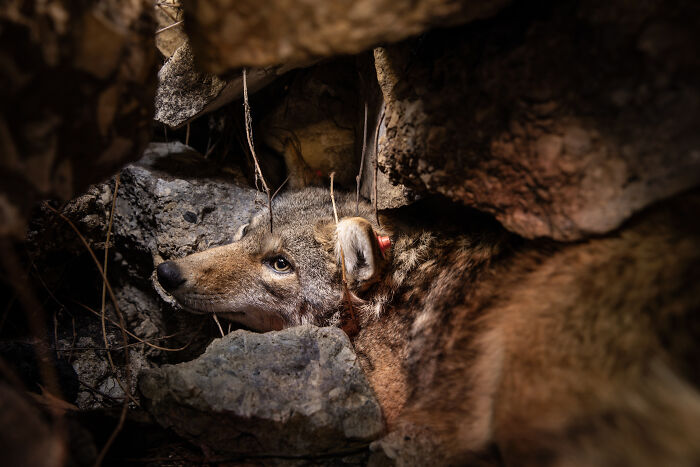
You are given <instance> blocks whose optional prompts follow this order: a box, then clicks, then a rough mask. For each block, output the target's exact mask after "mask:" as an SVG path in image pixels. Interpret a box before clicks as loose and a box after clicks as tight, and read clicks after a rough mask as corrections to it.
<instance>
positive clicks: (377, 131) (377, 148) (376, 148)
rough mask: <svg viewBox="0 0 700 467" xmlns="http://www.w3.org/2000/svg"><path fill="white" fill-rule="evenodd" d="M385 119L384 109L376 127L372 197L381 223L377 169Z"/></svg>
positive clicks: (375, 213)
mask: <svg viewBox="0 0 700 467" xmlns="http://www.w3.org/2000/svg"><path fill="white" fill-rule="evenodd" d="M383 121H384V109H382V113H381V115H380V116H379V120H378V121H377V127H376V128H375V129H374V180H373V181H372V189H373V191H374V196H373V199H372V207H373V208H374V218H375V220H376V221H377V225H381V224H380V223H379V210H378V209H377V171H378V170H379V129H380V128H381V127H382V122H383Z"/></svg>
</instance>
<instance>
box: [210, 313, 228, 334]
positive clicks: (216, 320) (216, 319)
mask: <svg viewBox="0 0 700 467" xmlns="http://www.w3.org/2000/svg"><path fill="white" fill-rule="evenodd" d="M211 316H212V318H214V322H215V323H216V325H217V326H219V332H220V333H221V337H224V336H225V335H226V334H224V329H223V328H222V327H221V323H220V322H219V317H218V316H216V313H212V314H211Z"/></svg>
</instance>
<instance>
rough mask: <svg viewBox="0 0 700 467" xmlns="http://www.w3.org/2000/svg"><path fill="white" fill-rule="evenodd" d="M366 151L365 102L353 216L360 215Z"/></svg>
mask: <svg viewBox="0 0 700 467" xmlns="http://www.w3.org/2000/svg"><path fill="white" fill-rule="evenodd" d="M366 150H367V101H365V123H364V126H363V127H362V157H360V171H359V172H358V173H357V176H356V177H355V184H356V191H355V215H356V216H359V215H360V182H361V181H362V169H363V168H364V166H365V152H366Z"/></svg>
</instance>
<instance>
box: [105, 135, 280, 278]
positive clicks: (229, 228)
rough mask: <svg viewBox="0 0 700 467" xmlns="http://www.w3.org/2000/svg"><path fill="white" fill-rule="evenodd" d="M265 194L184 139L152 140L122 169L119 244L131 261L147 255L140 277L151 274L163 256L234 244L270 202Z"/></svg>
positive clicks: (117, 222)
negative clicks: (248, 184)
mask: <svg viewBox="0 0 700 467" xmlns="http://www.w3.org/2000/svg"><path fill="white" fill-rule="evenodd" d="M263 198H264V196H263V195H262V194H260V193H259V192H258V191H256V190H255V189H253V188H250V187H248V186H247V182H246V181H245V179H243V176H242V175H241V174H240V172H238V171H234V170H231V169H224V168H222V167H221V166H218V165H216V164H213V163H208V162H207V160H206V159H204V157H202V155H200V154H199V153H197V152H195V151H194V150H192V149H191V148H189V147H187V146H185V145H184V144H182V143H179V142H176V143H153V144H151V145H150V146H149V147H148V149H147V150H146V152H145V153H144V156H143V157H142V158H141V159H140V160H139V161H138V162H137V163H135V164H132V165H128V166H127V167H125V168H124V169H123V170H122V173H121V188H120V189H119V193H118V195H117V209H116V214H115V220H114V235H115V243H116V248H117V250H118V251H120V252H121V253H122V254H123V256H124V258H125V260H127V262H128V260H129V256H131V257H132V258H133V256H134V255H145V257H146V258H147V259H148V262H149V263H150V264H147V265H145V266H146V268H145V269H143V270H141V271H140V274H139V277H150V274H151V272H152V271H153V268H155V266H156V265H157V264H154V261H155V262H156V263H157V262H159V261H158V258H164V259H169V258H179V257H182V256H186V255H188V254H191V253H194V252H196V251H202V250H206V249H208V248H211V247H214V246H217V245H223V244H226V243H230V242H231V240H232V238H233V237H234V235H235V234H236V232H237V230H238V229H239V228H240V227H241V226H242V225H243V224H246V223H247V222H248V220H249V219H250V217H251V216H252V215H253V213H254V212H255V211H256V210H257V209H259V208H260V207H262V205H263V201H264V202H265V203H266V202H267V200H266V199H265V200H263ZM257 201H259V202H260V204H258V203H257ZM265 205H266V204H265Z"/></svg>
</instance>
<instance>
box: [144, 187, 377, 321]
mask: <svg viewBox="0 0 700 467" xmlns="http://www.w3.org/2000/svg"><path fill="white" fill-rule="evenodd" d="M340 198H341V201H344V202H341V203H340V204H341V211H342V210H344V207H345V206H346V204H349V203H346V202H347V201H349V199H346V198H345V196H343V195H340ZM276 201H277V202H276V203H275V205H274V214H275V224H276V228H275V231H274V232H272V233H271V232H270V231H269V224H268V218H267V215H268V214H267V212H263V213H261V214H260V215H259V216H258V217H256V218H254V219H253V220H252V221H251V222H250V224H248V225H246V226H244V227H243V228H242V229H241V230H240V231H239V232H238V234H237V235H236V236H235V237H234V238H233V240H234V241H233V242H232V243H230V244H228V245H224V246H220V247H217V248H212V249H210V250H207V251H203V252H200V253H196V254H193V255H190V256H188V257H186V258H182V259H178V260H174V261H166V262H164V263H161V264H160V265H159V266H158V268H157V277H158V281H159V282H160V284H161V285H162V287H163V288H164V289H165V290H166V291H167V292H168V293H170V294H172V295H173V297H175V299H176V300H177V302H178V303H179V304H180V305H182V307H183V308H185V309H186V310H188V311H191V312H195V313H217V315H219V316H222V317H224V318H228V319H230V320H233V321H236V322H239V323H241V324H243V325H245V326H247V327H249V328H252V329H254V330H258V331H270V330H279V329H282V328H284V327H287V326H294V325H299V324H303V323H312V324H317V325H333V324H338V322H339V320H340V314H341V311H342V297H343V285H342V277H341V276H342V274H341V273H340V261H339V259H340V257H341V255H340V250H341V248H343V244H345V248H344V253H345V254H344V257H345V265H346V273H347V275H346V280H347V281H348V283H349V285H350V286H351V287H352V288H353V290H360V289H362V288H363V287H366V286H368V285H369V284H371V283H373V281H375V280H376V278H377V276H378V273H379V271H380V270H381V268H382V265H383V264H384V262H385V258H386V255H387V254H388V251H386V250H387V248H386V243H387V242H388V240H384V242H383V244H382V245H380V244H379V241H378V240H377V235H378V234H377V232H378V231H379V228H378V227H377V226H373V225H372V224H371V222H370V221H368V220H366V219H365V218H362V217H353V218H345V219H343V220H342V221H341V222H340V223H339V225H337V226H336V225H335V223H334V221H333V216H332V212H331V210H330V208H329V206H330V199H329V198H328V194H327V192H325V191H323V190H307V191H305V192H303V193H302V194H297V195H296V196H293V197H286V198H284V199H283V200H282V201H279V200H276ZM352 205H353V208H354V203H352ZM364 209H366V208H365V207H364V206H363V211H364ZM353 210H354V209H353ZM345 211H346V212H347V209H345ZM365 214H369V213H365ZM366 217H370V216H369V215H367V216H366ZM384 234H385V233H384ZM382 238H388V235H386V234H385V237H382ZM382 246H384V247H385V248H384V249H382Z"/></svg>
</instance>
